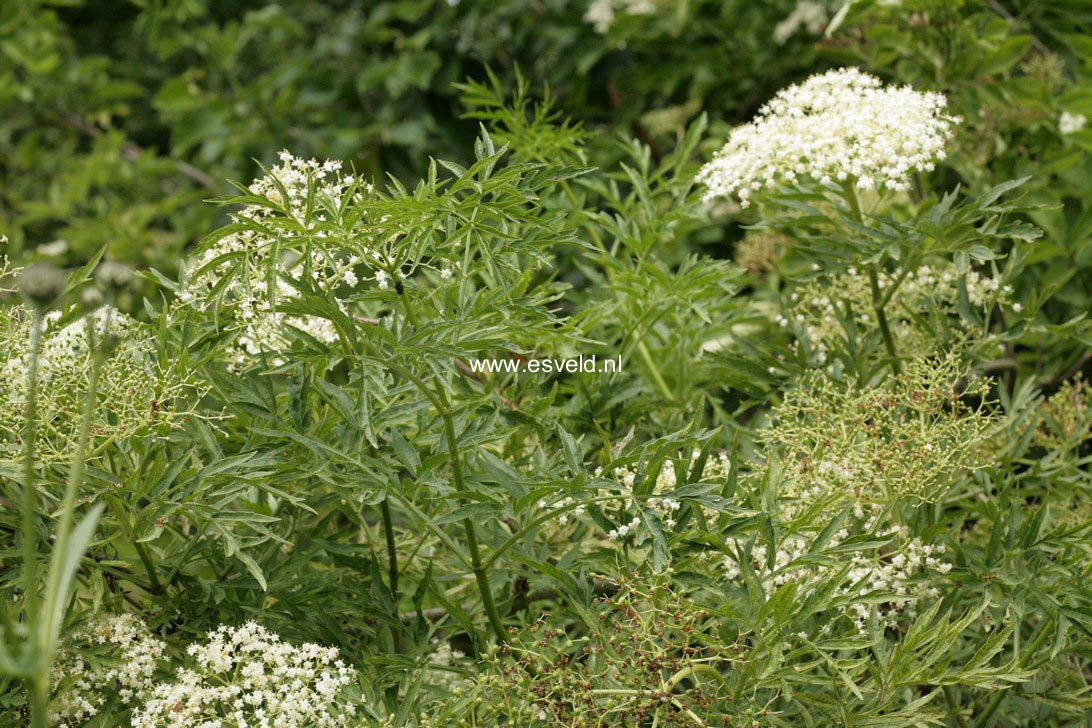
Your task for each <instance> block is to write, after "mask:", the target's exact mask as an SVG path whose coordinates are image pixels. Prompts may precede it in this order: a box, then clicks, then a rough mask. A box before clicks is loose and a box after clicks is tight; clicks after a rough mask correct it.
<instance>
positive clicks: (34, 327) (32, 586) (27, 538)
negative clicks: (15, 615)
mask: <svg viewBox="0 0 1092 728" xmlns="http://www.w3.org/2000/svg"><path fill="white" fill-rule="evenodd" d="M41 343H42V311H41V309H40V308H38V307H37V306H35V307H34V312H33V318H32V319H31V324H30V362H29V367H28V370H27V412H26V422H25V427H24V431H23V448H24V455H25V461H24V463H23V465H24V468H23V526H22V531H23V534H22V535H23V603H24V605H25V609H24V612H23V613H24V617H25V619H26V623H27V628H28V630H29V632H30V633H31V634H34V632H35V629H34V627H35V625H36V624H37V621H38V586H39V585H38V491H37V490H36V488H35V482H34V481H35V469H34V447H35V440H36V438H37V433H38V354H39V350H40V349H41Z"/></svg>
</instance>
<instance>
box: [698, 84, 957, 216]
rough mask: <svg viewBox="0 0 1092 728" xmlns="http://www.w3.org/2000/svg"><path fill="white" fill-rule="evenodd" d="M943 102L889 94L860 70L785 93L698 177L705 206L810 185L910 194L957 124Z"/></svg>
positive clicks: (736, 133) (922, 95)
mask: <svg viewBox="0 0 1092 728" xmlns="http://www.w3.org/2000/svg"><path fill="white" fill-rule="evenodd" d="M946 108H947V100H946V99H945V98H944V97H943V96H942V95H940V94H937V93H927V92H921V91H915V90H914V89H912V88H910V87H909V86H899V87H895V86H883V85H882V83H881V82H880V80H879V79H877V78H875V77H874V76H870V75H868V74H867V73H863V72H861V71H859V70H857V69H855V68H842V69H838V70H834V71H827V72H826V73H822V74H819V75H816V76H812V77H811V78H809V79H808V80H807V81H805V82H804V83H802V84H799V85H795V86H790V87H788V88H786V89H783V90H782V91H779V92H778V93H777V95H776V96H774V98H773V99H772V100H771V101H770V102H769V103H767V104H766V105H765V106H763V107H762V109H760V110H759V113H758V116H756V117H755V118H754V120H752V121H751V122H749V123H747V124H744V125H743V126H741V127H738V128H736V129H734V130H733V131H732V133H731V134H730V135H729V137H728V143H727V144H725V145H724V148H723V149H721V150H720V151H719V152H718V153H717V154H716V156H715V157H714V159H713V161H711V162H709V163H708V164H706V165H705V166H704V167H703V168H702V169H701V171H700V172H699V173H698V181H699V182H701V183H702V184H704V185H706V187H707V188H708V189H707V190H706V192H705V195H704V198H705V199H706V200H712V199H715V198H719V197H732V196H735V197H738V198H739V201H740V204H741V205H742V206H743V207H747V205H749V204H750V198H751V196H752V194H753V193H754V192H756V191H758V190H761V189H763V188H765V187H768V186H770V185H772V184H774V183H775V182H783V183H788V184H792V183H795V182H796V181H798V180H803V179H805V178H807V179H812V180H816V181H819V182H823V183H831V182H838V183H846V182H850V183H852V184H854V185H856V186H857V187H859V188H861V189H874V188H881V187H882V188H886V189H889V190H904V189H907V187H908V186H909V179H910V175H911V174H912V173H913V172H915V171H928V170H931V169H933V166H934V164H935V163H936V162H937V161H939V160H941V159H943V158H944V154H945V152H944V147H945V144H946V143H947V141H948V139H949V138H950V137H951V134H952V128H953V126H954V125H955V124H956V123H958V121H959V119H958V118H956V117H953V116H949V115H947V114H946V113H945V110H946Z"/></svg>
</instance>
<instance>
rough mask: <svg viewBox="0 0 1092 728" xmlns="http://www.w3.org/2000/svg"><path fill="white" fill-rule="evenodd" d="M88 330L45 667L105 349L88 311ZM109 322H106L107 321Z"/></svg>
mask: <svg viewBox="0 0 1092 728" xmlns="http://www.w3.org/2000/svg"><path fill="white" fill-rule="evenodd" d="M85 321H86V326H87V330H88V337H89V339H90V342H89V343H90V346H91V352H92V355H91V374H90V376H89V377H88V384H87V394H86V395H85V397H84V402H83V416H82V417H81V418H80V430H79V435H78V436H77V441H76V452H75V455H73V457H72V463H71V465H70V466H69V469H68V479H67V481H66V482H65V487H64V498H63V499H62V501H61V520H60V523H59V524H58V526H57V540H56V543H55V544H54V549H53V553H54V557H53V558H51V559H50V564H49V577H48V580H47V583H46V602H45V612H44V613H45V614H47V615H55V616H54V619H53V620H52V623H51V624H50V625H48V630H43V631H42V633H41V637H40V639H41V640H42V641H43V642H42V647H43V648H44V649H45V650H46V651H47V656H48V659H47V660H46V663H47V664H46V668H45V669H47V670H48V663H49V662H52V654H53V648H54V647H55V645H56V644H57V639H58V637H59V633H60V628H61V619H60V617H61V614H62V613H61V611H60V610H59V609H57V608H56V605H57V602H58V601H59V600H61V599H63V598H64V595H63V594H61V593H60V592H61V575H62V572H63V571H64V555H65V554H66V553H67V551H68V540H69V537H70V536H71V533H72V522H73V520H74V518H75V514H74V511H75V510H76V493H77V491H78V490H79V486H80V483H81V482H82V481H83V472H84V467H83V466H84V458H85V455H86V453H87V442H88V440H89V439H90V435H91V420H92V419H93V417H94V413H95V398H96V396H97V395H98V388H99V374H100V373H101V371H102V364H103V360H104V359H105V353H104V352H103V351H102V349H101V347H99V346H96V341H95V320H94V317H93V316H92V315H88V317H87V318H86V319H85ZM107 326H109V323H107ZM48 680H49V678H48V672H47V673H46V682H47V685H48Z"/></svg>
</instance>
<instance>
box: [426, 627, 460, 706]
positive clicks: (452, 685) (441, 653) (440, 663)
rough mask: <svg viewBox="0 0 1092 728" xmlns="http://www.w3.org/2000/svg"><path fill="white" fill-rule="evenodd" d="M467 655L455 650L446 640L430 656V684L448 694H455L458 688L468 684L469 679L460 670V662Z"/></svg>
mask: <svg viewBox="0 0 1092 728" xmlns="http://www.w3.org/2000/svg"><path fill="white" fill-rule="evenodd" d="M465 657H466V655H465V654H464V653H462V652H460V651H459V650H456V649H453V648H452V647H451V644H450V643H449V642H447V641H446V640H445V641H444V642H441V643H440V646H439V647H437V648H436V650H435V651H434V652H433V653H432V654H431V655H429V662H428V673H429V684H430V685H433V686H436V687H438V688H440V689H442V690H445V691H447V692H449V693H450V692H454V691H455V689H456V688H460V687H463V686H464V685H466V684H467V679H466V678H465V677H464V676H463V674H462V672H461V671H460V669H459V661H460V660H462V659H463V658H465Z"/></svg>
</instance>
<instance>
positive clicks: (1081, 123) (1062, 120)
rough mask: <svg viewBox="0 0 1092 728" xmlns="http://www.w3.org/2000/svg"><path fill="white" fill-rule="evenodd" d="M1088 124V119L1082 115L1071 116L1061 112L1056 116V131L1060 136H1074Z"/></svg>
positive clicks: (1071, 114) (1068, 113)
mask: <svg viewBox="0 0 1092 728" xmlns="http://www.w3.org/2000/svg"><path fill="white" fill-rule="evenodd" d="M1086 124H1088V117H1087V116H1085V115H1084V114H1073V113H1070V112H1068V111H1063V112H1062V113H1061V114H1060V115H1059V116H1058V131H1060V132H1061V133H1062V134H1065V135H1069V134H1076V133H1077V132H1079V131H1080V130H1081V129H1083V128H1084V127H1085V125H1086Z"/></svg>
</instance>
